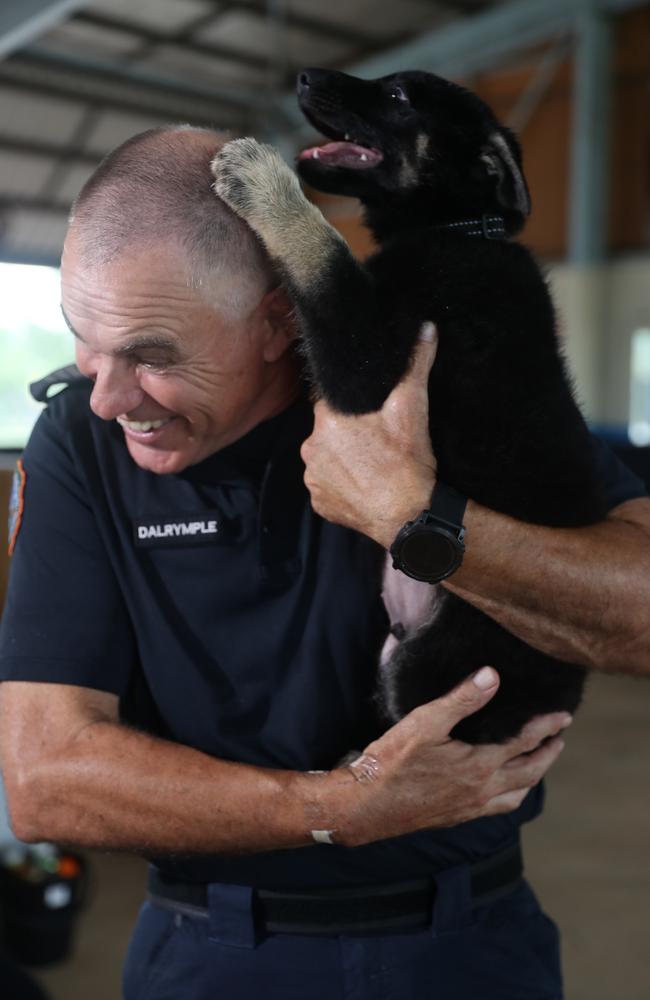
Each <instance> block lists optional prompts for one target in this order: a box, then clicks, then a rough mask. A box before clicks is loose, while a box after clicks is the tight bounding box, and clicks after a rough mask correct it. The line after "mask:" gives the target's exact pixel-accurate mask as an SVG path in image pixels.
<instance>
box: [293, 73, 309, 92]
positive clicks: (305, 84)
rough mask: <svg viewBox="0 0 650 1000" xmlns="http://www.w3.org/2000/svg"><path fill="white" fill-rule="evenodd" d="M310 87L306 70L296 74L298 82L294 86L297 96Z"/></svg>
mask: <svg viewBox="0 0 650 1000" xmlns="http://www.w3.org/2000/svg"><path fill="white" fill-rule="evenodd" d="M310 86H311V81H310V79H309V73H308V71H307V70H306V69H303V70H302V72H300V73H298V81H297V84H296V89H297V90H298V93H299V94H304V92H305V91H306V90H309V87H310Z"/></svg>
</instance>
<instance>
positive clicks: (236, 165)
mask: <svg viewBox="0 0 650 1000" xmlns="http://www.w3.org/2000/svg"><path fill="white" fill-rule="evenodd" d="M211 168H212V173H213V174H214V177H215V182H214V190H215V191H216V193H217V194H218V195H219V197H220V198H222V199H223V201H225V202H226V204H227V205H229V206H230V208H231V209H232V210H233V211H234V212H236V213H237V215H239V216H241V218H242V219H244V220H245V221H246V222H247V223H248V224H249V226H251V228H252V229H254V230H255V231H256V232H257V233H258V234H259V236H261V237H262V239H268V237H269V235H270V232H269V229H270V227H273V226H274V225H278V224H279V225H282V222H283V220H286V217H287V214H290V213H295V212H296V211H300V210H301V209H302V208H303V206H304V205H308V204H309V203H308V202H307V200H306V198H305V197H304V195H303V193H302V191H301V190H300V184H299V183H298V179H297V178H296V176H295V174H294V173H292V171H291V170H290V169H289V167H288V166H287V164H286V163H285V162H284V160H283V159H282V157H281V156H280V154H279V153H278V152H277V151H276V150H275V149H273V147H272V146H267V145H264V144H263V143H260V142H257V141H256V140H255V139H250V138H248V139H234V140H233V141H232V142H228V143H226V145H225V146H224V147H223V149H221V150H220V151H219V152H218V153H217V155H216V156H215V158H214V159H213V161H212V164H211Z"/></svg>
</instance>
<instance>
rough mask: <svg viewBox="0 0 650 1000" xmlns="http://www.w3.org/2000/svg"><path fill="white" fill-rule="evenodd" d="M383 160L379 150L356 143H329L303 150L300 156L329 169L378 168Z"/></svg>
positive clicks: (300, 158) (299, 157) (301, 158)
mask: <svg viewBox="0 0 650 1000" xmlns="http://www.w3.org/2000/svg"><path fill="white" fill-rule="evenodd" d="M383 158H384V157H383V155H382V154H381V153H380V152H379V150H378V149H369V148H368V147H366V146H357V145H356V144H355V143H354V142H328V143H327V144H326V145H325V146H312V147H311V148H310V149H303V151H302V153H300V155H299V156H298V159H299V160H318V161H319V162H320V163H324V164H325V166H327V167H352V168H353V169H356V170H366V169H368V168H369V167H376V166H377V164H378V163H381V161H382V160H383Z"/></svg>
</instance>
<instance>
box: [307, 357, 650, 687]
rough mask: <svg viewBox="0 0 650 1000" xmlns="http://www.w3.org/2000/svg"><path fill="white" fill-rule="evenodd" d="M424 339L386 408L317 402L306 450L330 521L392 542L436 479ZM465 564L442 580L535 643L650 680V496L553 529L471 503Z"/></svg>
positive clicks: (310, 477) (315, 491)
mask: <svg viewBox="0 0 650 1000" xmlns="http://www.w3.org/2000/svg"><path fill="white" fill-rule="evenodd" d="M434 357H435V344H432V343H431V342H426V341H423V342H421V343H420V345H419V347H418V352H417V356H416V359H415V363H414V365H413V368H412V371H411V373H410V375H409V376H408V377H407V378H406V379H405V380H404V381H403V382H402V383H401V384H400V385H399V386H398V387H397V388H396V389H395V390H394V392H393V393H392V394H391V396H390V397H389V398H388V400H387V401H386V403H385V405H384V407H383V409H382V410H380V411H378V412H377V413H370V414H365V415H363V416H358V417H344V416H341V414H338V413H335V412H334V411H333V410H331V409H330V408H329V407H328V406H327V405H326V404H325V403H322V402H321V403H318V404H317V406H316V423H315V427H314V433H313V434H312V436H311V437H310V438H309V439H308V440H307V441H306V442H305V444H304V445H303V448H302V455H303V458H304V460H305V463H306V466H307V470H306V474H305V482H306V484H307V486H308V487H309V489H310V492H311V496H312V504H313V506H314V508H315V509H316V510H317V511H318V513H319V514H321V515H322V516H323V517H325V518H327V519H328V520H330V521H334V522H336V523H339V524H344V525H346V526H347V527H351V528H354V529H355V530H357V531H361V532H363V533H364V534H366V535H368V536H369V537H371V538H374V539H375V541H377V542H379V543H380V545H383V546H384V547H385V548H389V547H390V545H391V543H392V542H393V540H394V538H395V536H396V534H397V532H398V531H399V529H400V528H401V527H402V525H403V524H404V523H405V521H407V520H411V519H412V518H413V517H416V516H417V515H418V514H419V513H420V511H421V510H423V509H425V508H426V507H427V506H428V504H429V500H430V497H431V492H432V489H433V485H434V482H435V458H434V456H433V455H432V454H431V443H430V440H429V435H428V431H427V427H428V422H427V408H428V397H427V388H426V387H427V379H428V374H429V370H430V367H431V364H432V363H433V359H434ZM464 523H465V525H466V528H467V535H466V539H465V544H466V552H465V558H464V561H463V564H462V566H461V568H460V569H459V570H458V571H457V572H456V573H454V575H453V576H451V577H450V578H449V579H448V580H446V581H445V582H444V586H445V587H448V589H449V590H452V591H454V592H455V593H457V594H459V595H460V596H461V597H463V598H464V599H465V600H466V601H469V603H470V604H473V605H475V606H476V607H478V608H480V609H481V610H482V611H485V612H486V613H487V614H489V615H490V616H491V617H492V618H494V619H495V620H496V621H498V622H500V624H502V625H504V626H505V627H506V628H507V629H509V630H510V631H511V632H514V634H515V635H518V636H519V637H520V638H521V639H523V640H524V641H526V642H528V643H530V644H531V645H532V646H535V647H537V648H538V649H541V650H543V651H544V652H546V653H549V654H550V655H551V656H556V657H557V658H558V659H563V660H567V661H568V662H572V663H579V664H582V665H583V666H586V667H590V668H593V669H597V670H603V671H610V672H619V673H629V674H637V675H640V676H641V675H643V676H650V613H649V611H648V609H649V608H650V500H648V499H645V498H641V499H636V500H630V501H628V502H627V503H625V504H622V505H621V506H620V507H618V508H616V509H615V510H613V511H612V512H611V513H610V515H609V517H608V518H607V519H606V520H605V521H603V522H601V523H600V524H596V525H592V526H590V527H585V528H571V529H568V528H567V529H558V528H545V527H539V526H536V525H530V524H524V523H523V522H521V521H515V520H514V519H513V518H510V517H507V516H506V515H504V514H499V513H497V512H495V511H492V510H488V509H487V508H485V507H481V506H480V505H479V504H476V503H473V502H472V501H471V500H470V502H469V503H468V505H467V510H466V513H465V518H464Z"/></svg>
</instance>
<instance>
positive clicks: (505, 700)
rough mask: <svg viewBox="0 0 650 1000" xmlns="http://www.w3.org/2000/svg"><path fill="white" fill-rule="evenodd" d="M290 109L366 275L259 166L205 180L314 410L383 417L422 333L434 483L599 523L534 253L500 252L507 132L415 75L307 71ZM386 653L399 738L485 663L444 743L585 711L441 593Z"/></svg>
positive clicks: (547, 515) (516, 647) (524, 205)
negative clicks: (497, 679)
mask: <svg viewBox="0 0 650 1000" xmlns="http://www.w3.org/2000/svg"><path fill="white" fill-rule="evenodd" d="M298 92H299V99H300V105H301V108H302V110H303V112H304V113H305V115H306V116H307V118H308V119H309V120H310V121H311V122H312V123H313V124H314V125H315V126H316V127H317V128H318V129H319V130H320V131H321V132H323V133H324V134H325V135H326V136H327V137H329V138H331V139H332V140H333V141H332V142H329V143H328V144H326V145H324V146H321V147H315V148H313V149H308V150H305V151H304V152H303V153H301V155H300V157H299V163H298V169H299V172H300V174H301V175H302V176H303V177H304V178H305V180H306V181H308V182H309V183H310V184H311V185H313V186H314V187H316V188H319V189H320V190H323V191H329V192H335V193H338V194H345V195H353V196H356V197H358V198H360V199H361V202H362V204H363V206H364V209H365V217H366V220H367V223H368V224H369V226H370V228H371V230H372V231H373V233H374V234H375V236H376V238H377V240H378V242H379V243H380V245H381V250H380V251H379V252H378V253H377V254H375V256H373V257H372V258H370V259H369V260H368V261H366V263H365V264H363V265H362V264H360V263H358V262H357V261H356V260H354V258H353V257H352V255H351V253H350V251H349V250H348V248H347V246H346V244H345V243H344V241H343V240H342V239H341V238H340V236H339V235H338V234H337V233H336V231H335V230H334V229H332V227H330V226H329V225H328V224H327V223H326V222H325V220H324V219H323V217H322V215H321V214H320V212H319V211H318V210H317V209H316V208H315V207H314V206H313V205H311V204H310V203H309V202H308V201H307V200H306V199H305V198H304V196H303V194H302V192H301V190H300V187H299V184H298V182H297V180H296V178H295V176H294V175H293V174H292V172H291V171H290V170H289V169H288V168H287V167H286V165H285V164H284V162H283V161H282V160H281V158H280V157H279V155H278V154H277V153H276V152H275V151H274V150H273V149H271V148H270V147H268V146H262V145H259V144H258V143H256V142H255V141H254V140H253V139H241V140H236V141H234V142H231V143H229V144H228V145H226V146H225V147H224V149H223V150H222V151H221V152H220V153H219V154H218V155H217V157H216V158H215V161H214V164H213V171H214V174H215V177H216V184H215V189H216V191H217V193H218V194H219V195H220V196H221V197H222V198H223V199H224V200H225V201H226V202H227V203H228V204H229V205H230V206H231V207H232V208H233V209H234V211H235V212H237V213H238V214H239V215H240V216H242V217H243V218H244V219H245V220H246V221H247V222H248V223H249V225H250V226H251V227H252V228H253V229H254V230H255V232H256V233H257V234H258V235H259V237H260V239H261V240H262V241H263V243H264V244H265V246H266V248H267V250H268V252H269V254H270V255H271V257H272V259H273V260H274V262H275V264H276V265H277V267H278V270H279V271H280V273H281V275H282V277H283V278H284V280H285V282H286V285H287V288H288V289H289V291H290V293H291V295H292V298H293V300H294V302H295V305H296V308H297V310H298V314H299V318H300V323H301V329H302V334H303V338H304V350H305V352H306V356H307V359H308V364H309V368H310V372H311V376H312V378H313V380H314V383H315V385H316V387H317V389H318V391H319V392H320V393H321V394H322V395H323V396H324V397H325V399H327V400H328V401H329V402H330V403H331V404H332V405H333V406H334V407H336V408H337V409H339V410H341V411H343V412H345V413H362V412H368V411H372V410H374V409H377V408H379V407H381V405H382V403H383V402H384V400H385V399H386V397H387V395H388V394H389V393H390V391H391V390H392V389H393V388H394V387H395V385H396V384H397V383H398V382H399V380H400V379H401V378H402V376H403V375H404V374H405V373H406V371H407V370H408V368H409V364H410V362H411V358H412V355H413V350H414V346H415V343H416V340H417V337H418V331H419V328H420V325H421V324H422V323H423V321H426V320H432V321H434V322H435V323H436V325H437V327H438V333H439V347H438V353H437V357H436V361H435V364H434V367H433V369H432V372H431V376H430V382H429V402H430V433H431V439H432V444H433V451H434V454H435V456H436V459H437V470H438V471H437V474H438V477H439V479H440V480H441V481H442V482H444V483H446V484H448V485H449V486H451V487H453V488H455V490H457V491H459V492H460V493H461V494H464V495H465V496H467V497H471V498H472V499H473V500H475V501H477V502H478V503H480V504H483V505H484V506H486V507H489V508H492V509H493V510H496V511H501V512H503V513H505V514H509V515H511V516H512V517H515V518H518V519H521V520H524V521H528V522H532V523H536V524H545V525H553V526H558V527H562V526H563V527H570V526H577V525H584V524H589V523H593V522H595V521H597V520H599V519H600V518H601V517H602V516H603V514H604V510H603V503H602V499H601V497H600V494H599V489H598V486H597V483H596V481H595V477H594V469H593V458H592V455H593V449H592V444H591V441H590V437H589V434H588V431H587V429H586V427H585V424H584V421H583V419H582V417H581V415H580V413H579V411H578V408H577V406H576V404H575V402H574V400H573V398H572V394H571V389H570V385H569V380H568V378H567V374H566V372H565V368H564V364H563V360H562V357H561V353H560V349H559V345H558V340H557V334H556V324H555V316H554V312H553V306H552V303H551V300H550V297H549V293H548V289H547V287H546V284H545V281H544V279H543V277H542V275H541V273H540V271H539V268H538V266H537V264H536V263H535V261H534V260H533V258H532V256H531V254H530V253H529V252H528V251H527V250H526V249H525V248H524V247H522V246H521V245H519V244H517V243H514V242H511V241H510V240H509V239H508V237H510V236H512V235H513V234H515V233H517V232H518V231H519V230H520V229H521V227H522V225H523V223H524V220H525V218H526V216H527V215H528V213H529V211H530V200H529V195H528V189H527V186H526V182H525V180H524V177H523V173H522V168H521V154H520V149H519V146H518V143H517V141H516V139H515V138H514V136H513V135H512V133H511V132H509V131H508V130H507V129H506V128H504V127H503V126H501V125H500V124H499V123H498V121H497V120H496V118H495V117H494V115H493V113H492V112H491V111H490V109H489V108H488V107H487V106H486V105H485V104H484V103H483V102H482V101H481V100H480V99H479V98H478V97H477V96H476V95H474V94H472V93H470V92H468V91H467V90H464V89H463V88H461V87H459V86H456V85H455V84H452V83H450V82H448V81H446V80H442V79H440V78H439V77H436V76H433V75H431V74H428V73H423V72H406V73H399V74H396V75H394V76H387V77H384V78H382V79H380V80H373V81H363V80H358V79H355V78H353V77H350V76H347V75H346V74H344V73H339V72H330V71H325V70H305V71H304V72H303V73H301V74H300V77H299V83H298ZM468 542H469V544H472V540H471V539H468ZM400 576H402V574H400ZM403 580H404V583H405V585H407V583H408V581H407V578H406V577H403ZM419 586H421V587H422V586H426V585H425V584H420V585H419ZM395 645H396V648H395V649H393V650H392V651H391V654H390V656H385V657H384V662H383V664H382V668H381V675H382V692H383V700H384V705H385V708H386V711H387V714H388V715H389V717H390V718H391V719H393V720H394V719H397V718H399V717H400V716H402V715H404V714H405V713H406V712H408V711H409V710H410V709H412V708H413V707H415V706H416V705H418V704H420V703H422V702H425V701H429V700H431V699H433V698H436V697H438V696H440V695H442V694H443V693H445V692H446V691H448V690H449V689H450V688H452V687H453V686H454V685H456V684H457V683H458V682H459V681H460V680H461V679H462V678H464V677H466V676H468V675H469V674H470V673H472V672H473V671H475V670H477V669H478V668H479V667H480V666H481V665H483V664H485V663H491V664H494V666H495V667H496V668H497V669H498V671H499V673H500V675H501V686H500V689H499V691H498V693H497V695H496V696H495V698H494V699H493V700H492V701H491V702H490V703H489V704H488V705H487V706H486V707H485V708H484V709H483V710H482V711H480V712H478V713H477V714H475V715H472V716H470V717H469V718H467V719H465V720H463V722H461V723H460V724H459V725H458V726H457V727H456V729H455V730H454V735H455V736H457V737H459V738H461V739H463V740H466V741H468V742H471V743H476V742H485V741H502V740H504V739H506V738H508V737H511V736H513V735H515V734H516V733H517V732H518V731H519V730H520V729H521V727H522V725H523V724H524V722H526V721H527V720H528V719H529V718H531V717H532V716H533V715H535V714H538V713H543V712H548V711H556V710H560V709H566V710H568V711H571V712H572V711H574V709H575V708H576V707H577V705H578V703H579V701H580V697H581V693H582V686H583V681H584V671H583V670H582V669H581V668H579V667H577V666H575V665H570V664H567V663H560V662H558V661H557V660H554V659H552V658H551V657H549V656H547V655H545V654H543V653H541V652H539V651H537V650H535V649H532V648H531V647H530V646H528V645H526V644H525V643H523V642H522V641H521V640H519V639H518V638H516V637H515V636H513V635H511V634H510V633H509V632H507V631H506V630H505V629H503V628H502V627H501V626H500V625H498V624H496V623H495V622H494V621H493V620H492V619H491V618H489V617H487V616H486V615H484V614H483V613H482V612H480V611H478V610H477V609H476V608H474V607H472V606H471V605H470V604H468V603H466V602H464V601H462V600H461V599H460V598H458V597H456V596H455V595H453V594H451V593H450V592H449V591H447V590H445V589H444V587H443V586H438V587H431V588H430V602H429V613H428V615H426V616H425V620H424V622H422V621H415V622H411V623H409V624H408V626H407V628H406V630H405V631H403V637H402V641H401V642H400V643H399V644H395Z"/></svg>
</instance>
